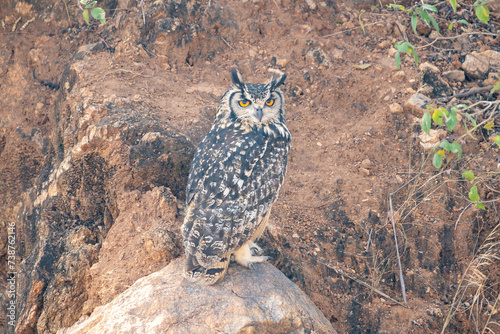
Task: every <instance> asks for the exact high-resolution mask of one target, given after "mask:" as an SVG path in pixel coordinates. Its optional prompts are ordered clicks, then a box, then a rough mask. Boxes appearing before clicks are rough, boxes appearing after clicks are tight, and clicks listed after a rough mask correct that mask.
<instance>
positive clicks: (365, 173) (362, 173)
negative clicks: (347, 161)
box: [359, 167, 370, 176]
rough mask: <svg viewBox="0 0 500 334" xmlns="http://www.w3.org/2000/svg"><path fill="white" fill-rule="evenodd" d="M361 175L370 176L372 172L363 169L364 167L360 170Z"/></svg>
mask: <svg viewBox="0 0 500 334" xmlns="http://www.w3.org/2000/svg"><path fill="white" fill-rule="evenodd" d="M359 173H360V174H361V175H363V176H370V171H369V170H368V169H366V168H363V167H360V168H359Z"/></svg>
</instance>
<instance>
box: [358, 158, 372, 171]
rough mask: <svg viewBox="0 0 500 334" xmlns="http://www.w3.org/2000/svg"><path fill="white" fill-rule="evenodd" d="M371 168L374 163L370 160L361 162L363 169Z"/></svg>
mask: <svg viewBox="0 0 500 334" xmlns="http://www.w3.org/2000/svg"><path fill="white" fill-rule="evenodd" d="M371 166H372V162H371V161H370V159H364V160H363V161H361V167H363V168H366V169H368V168H370V167H371Z"/></svg>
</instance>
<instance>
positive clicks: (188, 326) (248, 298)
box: [57, 258, 337, 334]
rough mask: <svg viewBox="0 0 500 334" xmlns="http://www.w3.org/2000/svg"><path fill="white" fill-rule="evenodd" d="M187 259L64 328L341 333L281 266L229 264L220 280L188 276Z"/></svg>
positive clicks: (68, 331)
mask: <svg viewBox="0 0 500 334" xmlns="http://www.w3.org/2000/svg"><path fill="white" fill-rule="evenodd" d="M183 266H184V259H183V258H180V259H177V260H175V261H173V262H172V263H171V264H170V265H168V266H166V267H165V268H164V269H162V270H160V271H158V272H156V273H153V274H151V275H149V276H146V277H144V278H142V279H140V280H138V281H137V282H136V283H134V285H132V286H131V287H130V288H128V289H127V290H126V291H125V292H123V293H122V294H120V295H119V296H118V297H116V298H115V299H114V300H113V301H112V302H110V303H109V304H107V305H104V306H101V307H98V308H96V309H95V310H94V312H93V313H92V315H90V317H88V318H85V317H83V318H82V319H81V320H80V321H79V322H78V323H76V324H74V325H73V326H72V327H70V328H65V329H61V330H59V331H58V332H57V333H58V334H78V333H82V334H83V333H102V334H105V333H110V334H111V333H113V334H119V333H191V334H197V333H200V334H201V333H203V334H205V333H215V332H220V333H337V332H336V331H335V329H333V327H332V326H331V324H330V323H329V321H328V320H327V319H326V318H325V317H324V315H323V314H322V313H321V312H320V311H319V310H318V308H317V307H316V306H315V305H314V304H313V302H312V301H311V300H310V299H309V298H308V297H307V296H306V295H305V294H304V293H303V292H302V291H301V290H300V289H299V288H298V287H297V286H296V285H295V284H294V283H292V282H291V281H290V280H289V279H287V278H286V277H285V276H284V275H283V274H282V273H281V272H280V271H279V270H278V269H276V268H275V267H274V266H272V265H271V264H269V263H259V264H257V265H256V270H249V269H247V268H244V267H241V266H239V265H234V266H230V267H229V271H228V274H227V276H226V277H225V278H224V280H223V281H222V282H221V283H220V284H217V285H213V286H204V285H199V284H193V283H191V282H188V281H187V280H185V279H184V278H183V275H182V272H183Z"/></svg>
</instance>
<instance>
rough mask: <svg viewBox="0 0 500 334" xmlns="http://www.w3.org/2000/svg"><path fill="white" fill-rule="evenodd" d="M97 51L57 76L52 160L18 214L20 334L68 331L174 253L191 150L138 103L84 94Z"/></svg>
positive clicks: (80, 54)
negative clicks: (179, 205)
mask: <svg viewBox="0 0 500 334" xmlns="http://www.w3.org/2000/svg"><path fill="white" fill-rule="evenodd" d="M95 47H96V45H88V46H85V47H82V48H81V49H80V50H79V51H78V52H77V53H76V55H75V56H74V57H73V60H72V62H71V63H70V64H69V65H68V67H67V69H66V71H65V74H64V75H63V81H62V83H61V91H60V93H59V97H58V100H57V104H56V107H55V109H54V112H53V114H52V115H51V117H52V122H53V135H52V137H51V140H52V147H53V148H54V149H53V155H52V160H51V161H50V164H47V165H46V166H45V168H46V170H45V173H43V174H42V175H41V176H40V177H39V179H38V182H39V185H38V186H36V187H33V188H31V190H29V191H27V193H26V194H25V196H24V199H23V201H22V205H21V207H20V209H19V213H20V215H19V222H18V224H17V227H18V233H19V236H20V238H21V239H22V241H23V242H22V243H21V242H20V243H19V245H20V249H19V251H20V254H21V256H22V257H23V258H24V260H23V261H22V262H21V264H20V274H19V281H18V295H19V297H18V305H19V306H18V307H19V311H18V319H19V321H18V326H17V332H18V333H32V332H38V333H54V332H55V331H56V330H57V329H58V328H60V327H63V326H69V325H71V324H73V323H74V322H75V321H76V320H77V319H78V318H79V317H80V316H81V314H82V313H83V314H88V313H90V312H91V311H92V310H93V309H94V308H95V307H96V306H98V305H102V304H103V303H106V302H109V301H110V300H111V299H112V298H113V297H114V296H116V295H117V294H118V293H120V292H122V291H124V290H125V289H126V288H127V287H129V286H130V285H131V284H132V283H133V282H135V281H136V280H137V279H139V278H140V277H143V276H145V275H147V274H150V273H151V272H154V271H156V270H158V269H160V268H161V267H163V266H165V265H166V264H167V263H168V262H169V261H170V260H172V259H173V258H174V257H176V256H179V255H180V253H181V247H180V240H179V237H178V236H179V235H180V233H179V232H178V230H177V225H178V224H177V223H176V216H177V197H182V196H183V191H184V188H185V184H186V178H187V174H188V172H189V165H190V161H191V158H192V154H193V150H194V145H193V144H192V143H191V141H190V140H188V139H187V138H186V137H185V136H184V135H183V134H181V133H179V132H178V131H176V130H175V129H173V128H172V127H171V126H170V125H169V124H168V123H167V122H165V121H164V120H162V119H161V118H160V116H159V115H158V112H157V111H155V110H154V109H151V108H148V107H147V106H145V105H143V104H142V103H141V102H140V101H137V100H134V99H128V98H116V97H115V96H110V97H107V98H103V97H101V96H99V95H96V94H95V93H93V92H92V91H91V90H89V89H86V88H85V87H84V84H85V80H83V79H82V76H84V75H85V72H84V68H85V66H87V65H88V64H89V62H91V60H90V59H89V58H88V57H87V55H88V54H90V53H91V52H92V51H93V50H94V48H95ZM62 310H64V312H62Z"/></svg>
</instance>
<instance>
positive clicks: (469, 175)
mask: <svg viewBox="0 0 500 334" xmlns="http://www.w3.org/2000/svg"><path fill="white" fill-rule="evenodd" d="M462 177H463V178H464V179H467V180H470V183H472V182H474V172H473V171H471V170H467V171H465V172H463V173H462Z"/></svg>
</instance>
